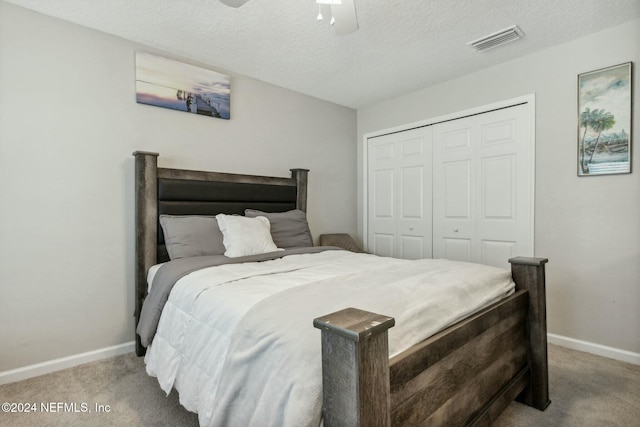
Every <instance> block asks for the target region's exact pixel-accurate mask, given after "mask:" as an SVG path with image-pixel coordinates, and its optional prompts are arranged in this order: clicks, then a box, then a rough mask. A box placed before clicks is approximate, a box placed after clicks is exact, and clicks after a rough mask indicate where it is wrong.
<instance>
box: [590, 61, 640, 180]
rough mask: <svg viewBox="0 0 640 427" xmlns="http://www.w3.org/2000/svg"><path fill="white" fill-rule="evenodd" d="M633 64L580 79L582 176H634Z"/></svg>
mask: <svg viewBox="0 0 640 427" xmlns="http://www.w3.org/2000/svg"><path fill="white" fill-rule="evenodd" d="M631 76H632V63H631V62H625V63H623V64H618V65H613V66H611V67H607V68H601V69H598V70H594V71H589V72H586V73H582V74H579V75H578V176H593V175H611V174H625V173H631V141H632V135H631V133H632V127H631V126H632V123H631V120H632V77H631Z"/></svg>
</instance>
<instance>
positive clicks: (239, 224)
mask: <svg viewBox="0 0 640 427" xmlns="http://www.w3.org/2000/svg"><path fill="white" fill-rule="evenodd" d="M216 219H217V220H218V225H219V226H220V231H222V237H223V242H224V247H225V249H226V251H225V253H224V255H225V256H228V257H229V258H236V257H240V256H248V255H257V254H264V253H267V252H274V251H281V250H283V249H278V247H277V246H276V244H275V243H273V238H272V237H271V231H270V230H271V225H270V224H269V220H268V219H267V218H266V217H264V216H257V217H255V218H247V217H244V216H239V215H225V214H218V215H216Z"/></svg>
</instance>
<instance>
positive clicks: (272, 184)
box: [133, 151, 550, 427]
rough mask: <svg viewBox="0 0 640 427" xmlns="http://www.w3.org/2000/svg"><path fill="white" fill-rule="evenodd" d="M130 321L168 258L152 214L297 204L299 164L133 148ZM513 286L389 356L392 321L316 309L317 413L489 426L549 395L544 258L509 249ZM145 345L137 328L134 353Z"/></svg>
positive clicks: (361, 422)
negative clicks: (259, 172)
mask: <svg viewBox="0 0 640 427" xmlns="http://www.w3.org/2000/svg"><path fill="white" fill-rule="evenodd" d="M133 155H134V156H135V169H136V172H135V179H136V291H135V292H136V308H135V318H136V325H137V323H138V321H139V316H140V311H141V309H142V303H143V301H144V298H145V297H146V293H147V281H146V274H147V271H148V270H149V268H150V267H151V266H152V265H154V264H157V263H159V262H162V261H166V260H167V259H168V257H167V253H166V248H165V247H164V240H163V239H164V238H163V236H162V231H161V229H160V227H159V225H158V224H159V222H158V217H159V215H160V214H163V213H165V214H192V215H203V214H206V215H215V214H217V213H227V214H240V215H242V214H243V213H244V209H245V208H254V209H260V210H265V211H271V212H284V211H287V210H290V209H295V208H297V209H301V210H304V211H306V200H307V174H308V170H306V169H292V170H291V178H274V177H265V176H254V175H239V174H228V173H217V172H202V171H191V170H182V169H167V168H158V166H157V158H158V153H150V152H142V151H136V152H135V153H133ZM509 262H510V263H511V270H512V277H513V279H514V281H515V283H516V292H515V293H514V294H513V295H511V296H509V297H507V298H505V299H503V300H501V301H500V302H498V303H496V304H493V305H491V306H490V307H487V308H485V309H483V310H481V311H479V312H477V313H475V314H473V315H471V316H469V317H467V318H466V319H463V320H462V321H460V322H458V323H456V324H455V325H452V326H451V327H449V328H447V329H445V330H443V331H441V332H440V333H438V334H436V335H434V336H432V337H430V338H428V339H427V340H425V341H423V342H421V343H419V344H417V345H415V346H414V347H412V348H410V349H408V350H406V351H405V352H403V353H401V354H399V355H397V356H394V357H393V358H391V359H389V356H388V329H389V328H390V327H392V326H393V325H394V323H395V320H394V319H393V318H391V317H388V316H384V315H381V314H376V313H370V312H366V311H362V310H358V309H356V308H346V309H344V310H342V311H339V312H336V313H332V314H329V315H327V316H323V317H321V318H318V319H315V320H314V322H313V324H314V326H315V327H317V328H319V329H320V330H321V331H322V333H321V335H322V338H321V339H322V370H323V420H324V425H325V426H326V427H332V426H363V427H364V426H367V427H368V426H391V425H393V426H418V425H490V424H491V423H492V422H493V421H494V420H495V419H496V418H497V417H498V416H499V415H500V413H501V412H502V411H503V410H504V408H506V407H507V406H508V405H509V404H510V403H511V401H513V400H514V399H517V400H519V401H521V402H523V403H526V404H527V405H530V406H533V407H534V408H537V409H540V410H544V409H546V407H547V406H548V405H549V403H550V400H549V386H548V365H547V326H546V306H545V270H544V268H545V263H546V262H547V259H544V258H522V257H518V258H512V259H510V260H509ZM144 353H145V348H144V347H143V346H142V345H141V343H140V337H139V336H138V335H136V354H138V356H142V355H144Z"/></svg>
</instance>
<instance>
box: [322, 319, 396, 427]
mask: <svg viewBox="0 0 640 427" xmlns="http://www.w3.org/2000/svg"><path fill="white" fill-rule="evenodd" d="M394 324H395V320H394V319H393V318H392V317H388V316H383V315H380V314H375V313H370V312H368V311H363V310H358V309H355V308H347V309H344V310H341V311H338V312H335V313H332V314H329V315H326V316H323V317H319V318H317V319H315V320H314V321H313V325H314V326H315V327H316V328H318V329H320V330H321V331H322V391H323V393H322V394H323V414H322V416H323V421H324V425H325V427H337V426H338V427H342V426H345V427H346V426H352V427H365V426H366V427H369V426H373V427H388V426H390V425H391V410H390V409H391V408H390V407H391V400H390V399H391V393H390V390H389V340H388V333H387V331H388V329H389V328H391V327H392V326H393V325H394Z"/></svg>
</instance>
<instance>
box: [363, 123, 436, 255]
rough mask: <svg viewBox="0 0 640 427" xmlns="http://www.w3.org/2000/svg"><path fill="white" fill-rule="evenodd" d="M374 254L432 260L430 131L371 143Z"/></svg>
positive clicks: (370, 244)
mask: <svg viewBox="0 0 640 427" xmlns="http://www.w3.org/2000/svg"><path fill="white" fill-rule="evenodd" d="M367 146H368V153H367V156H368V164H367V168H368V170H367V173H368V177H369V178H368V216H367V227H368V232H367V249H368V251H369V252H372V253H375V254H378V255H383V256H393V257H399V258H407V259H417V258H431V241H432V235H431V227H432V215H431V200H432V196H431V187H432V184H431V164H432V159H431V129H430V128H428V129H425V128H420V129H414V130H410V131H405V132H400V133H397V134H390V135H384V136H381V137H376V138H372V139H370V140H369V141H368V144H367Z"/></svg>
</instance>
